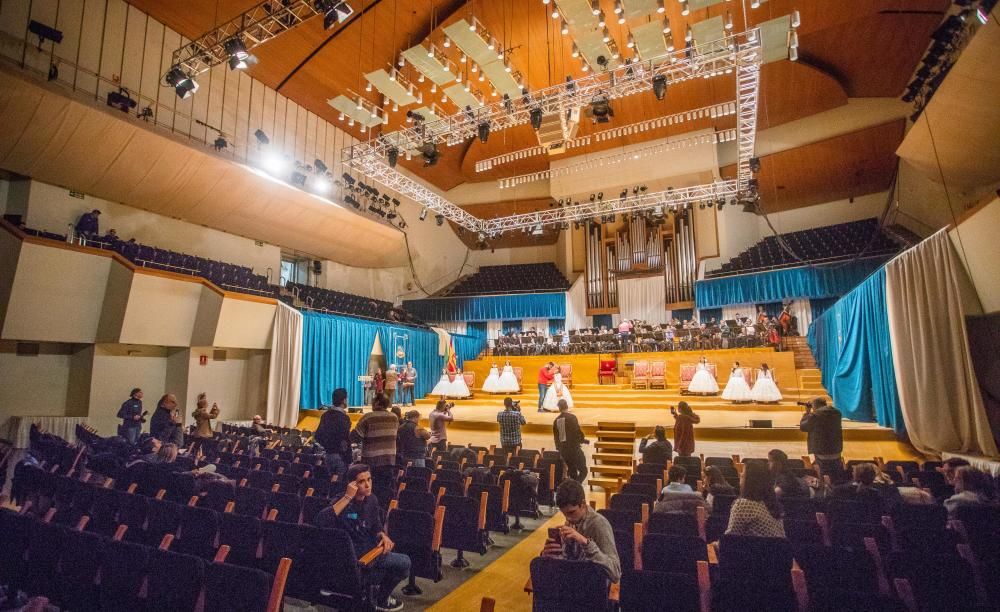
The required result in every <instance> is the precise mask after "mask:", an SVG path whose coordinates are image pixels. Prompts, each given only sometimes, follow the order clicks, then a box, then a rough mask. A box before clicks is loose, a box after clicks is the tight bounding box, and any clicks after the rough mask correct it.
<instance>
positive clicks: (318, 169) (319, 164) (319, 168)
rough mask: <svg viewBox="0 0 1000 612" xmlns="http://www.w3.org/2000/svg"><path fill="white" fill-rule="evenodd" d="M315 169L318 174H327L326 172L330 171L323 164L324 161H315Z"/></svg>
mask: <svg viewBox="0 0 1000 612" xmlns="http://www.w3.org/2000/svg"><path fill="white" fill-rule="evenodd" d="M313 168H315V169H316V172H319V173H320V174H326V171H327V170H329V168H327V166H326V164H324V163H323V160H322V159H314V160H313Z"/></svg>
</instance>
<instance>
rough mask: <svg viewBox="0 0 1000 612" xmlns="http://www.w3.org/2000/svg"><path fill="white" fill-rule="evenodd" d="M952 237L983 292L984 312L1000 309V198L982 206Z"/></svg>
mask: <svg viewBox="0 0 1000 612" xmlns="http://www.w3.org/2000/svg"><path fill="white" fill-rule="evenodd" d="M950 234H951V239H952V242H953V243H954V244H955V250H956V251H958V256H959V259H961V260H962V261H963V262H964V263H965V268H966V270H967V271H968V272H969V277H970V278H971V279H972V284H973V286H975V288H976V293H978V294H979V301H980V303H981V304H982V306H983V312H984V313H985V314H990V313H994V312H998V311H1000V274H997V262H998V261H1000V240H997V236H998V234H1000V199H994V200H993V201H992V202H990V203H989V204H987V205H986V206H984V207H983V208H981V209H979V210H978V211H976V212H975V213H973V214H972V215H971V216H969V217H967V218H966V219H965V220H963V221H962V222H961V223H960V224H959V225H958V227H957V228H956V229H953V230H951V232H950Z"/></svg>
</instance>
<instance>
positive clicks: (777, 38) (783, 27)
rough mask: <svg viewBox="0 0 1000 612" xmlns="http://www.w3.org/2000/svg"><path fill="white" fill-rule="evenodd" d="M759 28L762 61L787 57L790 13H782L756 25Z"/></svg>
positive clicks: (767, 61)
mask: <svg viewBox="0 0 1000 612" xmlns="http://www.w3.org/2000/svg"><path fill="white" fill-rule="evenodd" d="M757 27H758V28H760V45H761V48H762V49H763V53H764V63H765V64H767V63H769V62H778V61H781V60H786V59H788V32H789V31H790V30H791V29H792V17H791V15H782V16H781V17H776V18H774V19H771V20H769V21H765V22H763V23H761V24H758V26H757Z"/></svg>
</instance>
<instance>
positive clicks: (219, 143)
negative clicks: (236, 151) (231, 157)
mask: <svg viewBox="0 0 1000 612" xmlns="http://www.w3.org/2000/svg"><path fill="white" fill-rule="evenodd" d="M227 146H229V143H228V142H226V138H225V137H224V136H223V135H222V134H219V136H218V138H216V139H215V142H213V143H212V148H213V149H215V150H216V151H221V150H223V149H225V148H226V147H227Z"/></svg>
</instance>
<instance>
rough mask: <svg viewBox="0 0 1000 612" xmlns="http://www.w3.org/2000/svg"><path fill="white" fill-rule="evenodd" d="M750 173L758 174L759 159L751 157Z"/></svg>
mask: <svg viewBox="0 0 1000 612" xmlns="http://www.w3.org/2000/svg"><path fill="white" fill-rule="evenodd" d="M750 172H753V173H755V174H756V173H757V172H760V158H759V157H751V158H750Z"/></svg>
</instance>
